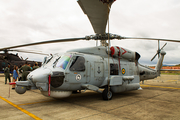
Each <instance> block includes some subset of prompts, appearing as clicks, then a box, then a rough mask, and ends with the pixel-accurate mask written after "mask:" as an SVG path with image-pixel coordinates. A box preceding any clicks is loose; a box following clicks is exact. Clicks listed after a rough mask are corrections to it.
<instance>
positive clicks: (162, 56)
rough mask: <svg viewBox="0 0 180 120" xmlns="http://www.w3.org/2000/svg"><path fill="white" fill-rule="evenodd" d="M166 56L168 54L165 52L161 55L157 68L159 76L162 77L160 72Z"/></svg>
mask: <svg viewBox="0 0 180 120" xmlns="http://www.w3.org/2000/svg"><path fill="white" fill-rule="evenodd" d="M165 54H166V52H165V51H164V50H162V51H161V53H160V57H159V59H158V62H157V65H156V68H155V69H156V71H157V73H158V76H160V70H161V68H162V63H163V59H164V55H165Z"/></svg>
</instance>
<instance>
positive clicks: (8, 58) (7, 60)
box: [0, 49, 48, 73]
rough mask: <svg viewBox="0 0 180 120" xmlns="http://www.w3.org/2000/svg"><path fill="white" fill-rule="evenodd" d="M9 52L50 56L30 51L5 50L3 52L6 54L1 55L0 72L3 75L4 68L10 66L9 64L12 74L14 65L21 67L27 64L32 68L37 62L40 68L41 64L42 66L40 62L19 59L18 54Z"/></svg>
mask: <svg viewBox="0 0 180 120" xmlns="http://www.w3.org/2000/svg"><path fill="white" fill-rule="evenodd" d="M9 51H16V52H24V53H33V54H40V55H48V54H44V53H40V52H34V51H29V50H7V49H4V50H3V52H4V53H0V72H1V73H4V68H6V67H7V66H8V64H9V65H10V72H12V70H13V67H14V65H16V66H18V67H20V66H23V65H24V64H25V62H27V63H28V64H30V65H31V66H33V65H34V64H35V63H36V62H37V63H38V66H41V64H42V63H41V62H39V61H31V60H28V58H26V59H23V58H22V57H19V55H18V53H16V54H12V53H9Z"/></svg>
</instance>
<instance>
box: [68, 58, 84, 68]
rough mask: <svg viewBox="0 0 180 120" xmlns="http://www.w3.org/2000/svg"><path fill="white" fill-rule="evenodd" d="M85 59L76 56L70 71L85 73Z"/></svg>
mask: <svg viewBox="0 0 180 120" xmlns="http://www.w3.org/2000/svg"><path fill="white" fill-rule="evenodd" d="M84 64H85V59H84V57H81V56H76V58H75V59H74V60H73V62H72V64H71V66H70V68H69V69H70V71H85V65H84Z"/></svg>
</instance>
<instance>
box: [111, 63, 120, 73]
mask: <svg viewBox="0 0 180 120" xmlns="http://www.w3.org/2000/svg"><path fill="white" fill-rule="evenodd" d="M110 75H119V70H118V64H110Z"/></svg>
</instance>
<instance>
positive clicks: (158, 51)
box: [151, 40, 167, 61]
mask: <svg viewBox="0 0 180 120" xmlns="http://www.w3.org/2000/svg"><path fill="white" fill-rule="evenodd" d="M166 45H167V43H165V44H164V45H163V46H162V47H161V49H160V41H159V40H158V50H157V52H156V54H155V55H154V57H153V58H152V59H151V61H153V60H154V58H156V56H157V55H158V58H159V57H160V53H161V50H162V49H163V48H164V47H165V46H166Z"/></svg>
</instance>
